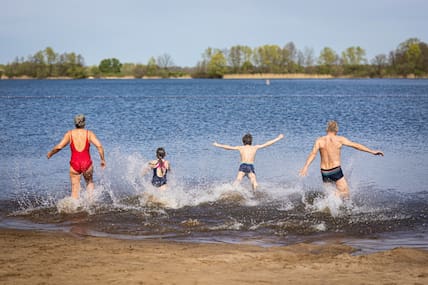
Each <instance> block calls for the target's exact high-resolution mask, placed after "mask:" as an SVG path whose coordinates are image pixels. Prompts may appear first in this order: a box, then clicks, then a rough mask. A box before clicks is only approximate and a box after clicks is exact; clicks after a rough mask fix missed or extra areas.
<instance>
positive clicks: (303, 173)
mask: <svg viewBox="0 0 428 285" xmlns="http://www.w3.org/2000/svg"><path fill="white" fill-rule="evenodd" d="M319 149H320V146H319V140H316V142H315V144H314V147H313V148H312V151H311V153H310V154H309V156H308V158H307V159H306V163H305V165H304V166H303V168H302V169H301V170H300V172H299V175H300V176H306V174H307V173H308V167H309V165H311V163H312V161H314V159H315V157H316V156H317V153H318V151H319Z"/></svg>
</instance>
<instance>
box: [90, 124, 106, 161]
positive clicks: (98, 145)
mask: <svg viewBox="0 0 428 285" xmlns="http://www.w3.org/2000/svg"><path fill="white" fill-rule="evenodd" d="M89 141H90V142H91V143H92V144H93V145H94V146H95V147H96V148H97V150H98V153H99V154H100V160H101V168H103V169H104V168H105V167H106V161H105V159H104V148H103V146H102V144H101V142H100V141H99V140H98V139H97V136H96V135H95V134H94V133H93V132H90V133H89Z"/></svg>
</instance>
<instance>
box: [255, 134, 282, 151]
mask: <svg viewBox="0 0 428 285" xmlns="http://www.w3.org/2000/svg"><path fill="white" fill-rule="evenodd" d="M283 137H284V135H283V134H280V135H279V136H277V137H276V138H274V139H273V140H270V141H267V142H265V143H264V144H261V145H259V146H258V148H264V147H268V146H271V145H273V144H274V143H276V142H277V141H279V140H281V139H282V138H283Z"/></svg>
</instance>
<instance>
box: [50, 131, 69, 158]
mask: <svg viewBox="0 0 428 285" xmlns="http://www.w3.org/2000/svg"><path fill="white" fill-rule="evenodd" d="M69 143H70V131H68V132H67V133H66V134H65V135H64V137H63V138H62V140H61V141H60V142H59V144H57V145H56V146H54V147H53V149H52V150H51V151H49V152H48V154H47V155H46V156H47V158H48V159H49V158H51V157H52V156H53V155H54V154H56V153H57V152H59V151H60V150H61V149H63V148H64V147H65V146H66V145H68V144H69Z"/></svg>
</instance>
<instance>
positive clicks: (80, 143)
mask: <svg viewBox="0 0 428 285" xmlns="http://www.w3.org/2000/svg"><path fill="white" fill-rule="evenodd" d="M71 138H72V139H73V144H74V147H75V148H76V150H77V151H83V149H84V148H85V146H86V138H88V139H89V131H88V130H85V129H74V130H71V131H70V139H71ZM70 142H71V140H70Z"/></svg>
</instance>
